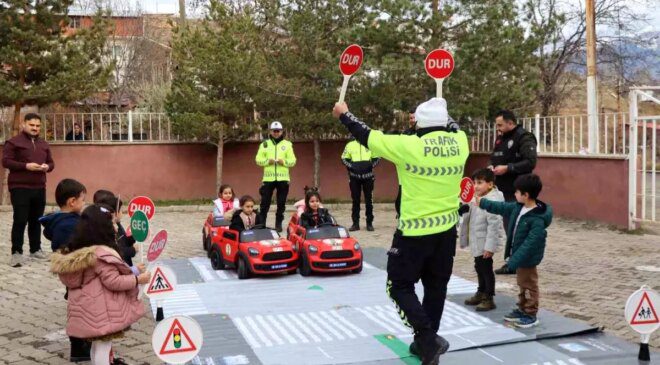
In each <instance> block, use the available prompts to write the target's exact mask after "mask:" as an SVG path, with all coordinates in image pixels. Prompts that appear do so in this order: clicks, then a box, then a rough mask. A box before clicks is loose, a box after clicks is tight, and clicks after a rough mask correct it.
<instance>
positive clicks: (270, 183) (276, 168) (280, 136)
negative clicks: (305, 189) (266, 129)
mask: <svg viewBox="0 0 660 365" xmlns="http://www.w3.org/2000/svg"><path fill="white" fill-rule="evenodd" d="M254 160H255V162H256V163H257V165H258V166H261V167H263V168H264V176H263V179H262V184H261V187H260V188H259V194H260V195H261V204H260V206H259V214H260V215H261V221H262V222H266V218H267V217H268V210H269V209H270V201H271V199H272V198H273V191H275V190H277V211H276V212H275V229H276V230H277V231H278V232H282V221H283V220H284V208H285V204H286V197H287V195H289V181H290V177H289V168H291V167H293V166H295V165H296V155H295V154H294V153H293V145H292V144H291V142H289V141H287V140H285V139H284V132H283V130H282V123H280V122H277V121H275V122H273V123H271V124H270V137H269V138H268V139H267V140H265V141H263V142H262V143H261V144H260V145H259V151H257V156H256V157H255V158H254Z"/></svg>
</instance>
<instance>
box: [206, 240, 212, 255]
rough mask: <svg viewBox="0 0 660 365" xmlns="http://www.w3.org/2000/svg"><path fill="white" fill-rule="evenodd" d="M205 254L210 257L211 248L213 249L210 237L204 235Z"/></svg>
mask: <svg viewBox="0 0 660 365" xmlns="http://www.w3.org/2000/svg"><path fill="white" fill-rule="evenodd" d="M206 247H207V248H206V256H208V257H209V258H211V250H212V249H213V244H212V243H211V237H206Z"/></svg>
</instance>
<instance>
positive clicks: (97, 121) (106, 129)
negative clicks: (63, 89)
mask: <svg viewBox="0 0 660 365" xmlns="http://www.w3.org/2000/svg"><path fill="white" fill-rule="evenodd" d="M41 118H42V124H41V128H42V136H44V138H45V139H46V140H47V141H49V142H65V141H75V142H83V141H84V142H119V141H124V142H132V141H176V140H178V138H177V136H175V135H172V125H171V123H170V121H169V119H168V118H167V116H166V115H165V113H142V112H132V111H129V112H124V113H43V114H41ZM1 122H2V123H1V124H2V128H1V129H2V130H1V131H0V132H1V133H0V141H4V140H5V139H7V138H9V137H10V136H11V123H12V121H11V120H8V119H7V118H2V121H1ZM76 129H77V130H78V131H79V133H75V132H74V131H75V130H76Z"/></svg>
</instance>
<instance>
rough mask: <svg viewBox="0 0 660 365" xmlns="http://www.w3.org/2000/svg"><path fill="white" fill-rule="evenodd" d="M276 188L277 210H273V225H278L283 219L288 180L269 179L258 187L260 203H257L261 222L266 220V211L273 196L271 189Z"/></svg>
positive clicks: (287, 193)
mask: <svg viewBox="0 0 660 365" xmlns="http://www.w3.org/2000/svg"><path fill="white" fill-rule="evenodd" d="M274 190H277V211H276V212H275V225H276V227H280V226H281V225H282V221H283V220H284V209H285V208H286V206H285V205H286V197H287V195H289V182H288V181H270V182H264V183H262V185H261V188H259V194H260V195H261V204H260V205H259V214H261V219H262V222H266V218H267V216H268V211H269V210H270V200H271V199H272V198H273V191H274Z"/></svg>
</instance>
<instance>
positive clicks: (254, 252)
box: [248, 247, 259, 256]
mask: <svg viewBox="0 0 660 365" xmlns="http://www.w3.org/2000/svg"><path fill="white" fill-rule="evenodd" d="M248 253H249V254H250V256H259V250H257V249H256V248H253V247H250V248H248Z"/></svg>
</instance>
